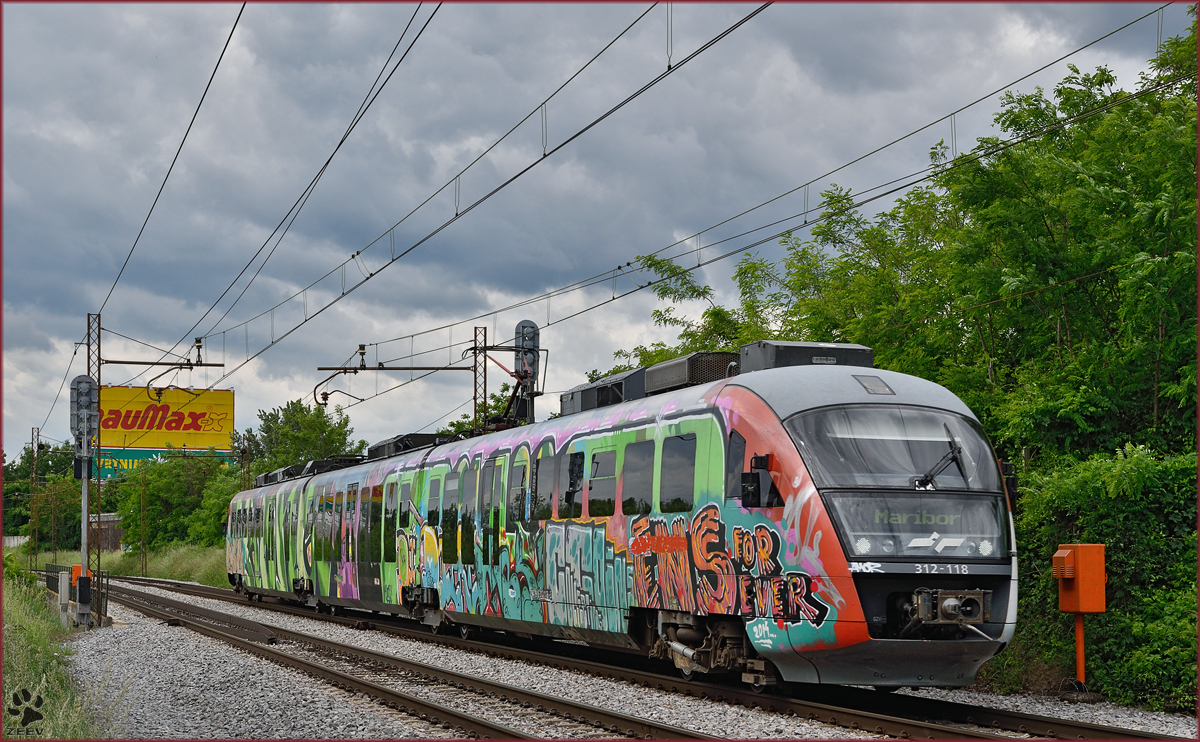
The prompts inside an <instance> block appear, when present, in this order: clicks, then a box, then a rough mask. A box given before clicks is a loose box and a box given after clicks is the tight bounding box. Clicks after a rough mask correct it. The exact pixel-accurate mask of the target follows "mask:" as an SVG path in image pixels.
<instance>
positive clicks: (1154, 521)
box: [985, 445, 1196, 711]
mask: <svg viewBox="0 0 1200 742" xmlns="http://www.w3.org/2000/svg"><path fill="white" fill-rule="evenodd" d="M1195 493H1196V455H1195V454H1194V453H1190V454H1185V455H1181V456H1173V457H1166V458H1163V457H1160V456H1158V455H1156V454H1155V453H1154V452H1152V451H1150V450H1149V449H1148V448H1146V447H1143V446H1132V445H1127V446H1125V447H1124V448H1121V449H1118V450H1117V451H1116V453H1115V455H1110V456H1099V455H1098V456H1093V457H1091V458H1090V459H1088V460H1086V461H1083V462H1079V463H1076V464H1071V465H1064V466H1063V467H1062V468H1060V469H1059V470H1058V471H1055V472H1053V473H1050V474H1046V475H1040V476H1039V475H1034V476H1032V477H1031V481H1030V483H1029V486H1028V487H1027V488H1023V490H1022V495H1021V499H1020V506H1019V508H1018V510H1019V513H1018V516H1017V541H1018V548H1019V552H1020V558H1021V594H1022V597H1021V604H1020V609H1019V614H1018V628H1017V636H1016V638H1015V640H1014V643H1013V647H1012V648H1011V650H1012V653H1013V655H1014V659H1015V658H1023V659H1022V661H1023V662H1030V661H1035V662H1039V663H1042V664H1044V665H1045V666H1047V667H1050V668H1058V671H1059V672H1061V673H1062V676H1063V677H1064V678H1066V677H1069V676H1070V674H1071V668H1072V667H1073V665H1074V659H1073V658H1074V642H1075V640H1074V619H1073V617H1072V616H1070V615H1069V614H1063V613H1059V611H1058V585H1057V581H1056V580H1055V579H1054V578H1053V576H1052V575H1051V570H1050V560H1051V557H1052V556H1053V554H1054V552H1055V550H1056V549H1057V548H1058V544H1060V543H1102V544H1105V562H1106V565H1105V566H1106V571H1107V573H1108V585H1107V588H1106V591H1105V594H1106V602H1107V606H1106V607H1107V612H1106V613H1104V614H1101V615H1096V616H1088V617H1086V618H1085V637H1086V641H1085V651H1086V657H1087V674H1088V680H1089V681H1090V683H1089V685H1090V687H1091V688H1092V689H1093V690H1098V691H1100V692H1101V693H1103V694H1105V695H1106V696H1108V697H1109V698H1111V699H1112V700H1115V701H1121V702H1126V703H1138V704H1142V705H1145V706H1148V707H1151V708H1160V709H1169V710H1187V711H1192V710H1194V709H1195V705H1196V494H1195ZM1002 657H1003V655H1002ZM997 660H998V661H997V662H996V663H995V664H996V667H995V668H991V669H989V671H988V673H986V674H985V678H986V679H987V680H989V681H991V682H992V683H993V684H996V685H997V686H1003V685H1004V684H1005V678H1006V672H1005V670H1006V662H1005V661H1004V660H1001V659H1000V658H997Z"/></svg>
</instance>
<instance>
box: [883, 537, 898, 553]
mask: <svg viewBox="0 0 1200 742" xmlns="http://www.w3.org/2000/svg"><path fill="white" fill-rule="evenodd" d="M879 549H880V550H881V551H882V552H883V553H884V554H891V553H892V552H893V551H895V550H896V542H895V541H893V540H891V539H890V538H885V539H884V540H883V542H882V543H880V544H879Z"/></svg>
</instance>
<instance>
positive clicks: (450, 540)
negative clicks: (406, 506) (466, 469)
mask: <svg viewBox="0 0 1200 742" xmlns="http://www.w3.org/2000/svg"><path fill="white" fill-rule="evenodd" d="M460 478H461V476H460V474H459V473H458V472H456V471H452V472H450V473H449V474H447V475H446V491H445V492H444V493H443V494H442V564H454V563H455V562H457V561H458V494H459V493H458V486H459V479H460Z"/></svg>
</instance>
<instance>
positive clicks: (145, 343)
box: [100, 327, 187, 360]
mask: <svg viewBox="0 0 1200 742" xmlns="http://www.w3.org/2000/svg"><path fill="white" fill-rule="evenodd" d="M100 330H101V332H107V333H108V334H110V335H116V336H117V337H119V338H125V339H126V340H129V341H130V342H134V343H137V344H138V345H144V346H146V347H147V348H150V349H151V350H157V351H158V352H159V353H162V354H163V358H166V357H167V356H175V357H176V358H183V359H184V360H187V356H181V355H179V354H178V353H172V352H171V351H169V350H163V349H162V348H160V347H158V346H157V345H151V344H150V343H147V342H146V341H144V340H138V339H137V338H131V337H129V336H128V335H122V334H121V333H119V332H117V331H116V330H110V329H108V328H107V327H101V328H100ZM160 360H161V359H160Z"/></svg>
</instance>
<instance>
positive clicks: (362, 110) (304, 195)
mask: <svg viewBox="0 0 1200 742" xmlns="http://www.w3.org/2000/svg"><path fill="white" fill-rule="evenodd" d="M420 8H421V4H418V5H417V8H416V10H414V11H413V15H412V17H410V18H409V20H408V23H407V24H406V25H405V27H404V31H403V32H401V34H400V38H399V40H397V41H396V45H395V46H394V47H393V48H392V53H391V54H390V55H388V58H387V60H385V61H384V64H383V67H382V68H381V69H380V72H379V74H378V75H376V77H375V80H374V81H373V82H372V83H371V88H370V90H368V91H367V95H366V97H365V98H364V102H363V103H360V104H359V107H358V110H357V111H355V113H354V115H353V116H352V117H351V121H350V124H349V125H348V126H347V128H346V131H345V132H344V133H343V134H342V137H341V139H340V140H339V141H338V143H337V145H336V146H335V147H334V149H333V152H331V153H330V155H329V157H328V158H326V160H325V162H324V163H323V164H322V165H321V168H320V169H319V170H318V171H317V174H316V175H314V176H313V178H312V180H310V181H309V183H308V185H307V186H305V188H304V190H303V191H302V192H301V194H300V195H299V196H298V197H297V198H296V200H295V201H294V202H293V203H292V206H291V208H289V209H288V211H287V212H286V213H285V214H284V215H283V218H281V219H280V220H279V223H278V224H277V225H276V226H275V229H273V230H272V231H271V234H269V235H268V236H267V238H266V240H264V241H263V244H262V245H261V246H260V247H259V248H258V250H257V251H255V253H254V255H253V256H251V258H250V260H249V261H247V263H246V265H245V266H244V267H243V268H242V269H241V271H239V272H238V274H237V275H236V276H234V278H233V280H232V281H230V283H229V285H228V286H227V287H226V288H225V290H224V291H222V292H221V294H220V296H218V297H217V298H216V300H215V301H213V303H212V304H211V305H209V308H208V309H207V310H205V312H204V314H202V315H201V316H200V319H198V320H196V322H195V324H193V325H192V326H191V328H190V329H189V330H188V331H187V332H185V333H183V335H182V336H181V337H180V339H179V340H177V341H176V342H175V344H174V345H173V346H171V351H172V352H173V351H174V350H175V348H176V347H178V346H179V344H180V343H182V342H184V341H186V340H187V338H188V337H190V336H191V334H192V332H193V331H194V330H195V329H196V328H197V327H199V326H200V323H201V322H203V321H204V319H205V318H206V317H208V315H209V314H211V313H212V311H213V310H214V309H216V308H217V305H218V304H220V302H221V300H222V299H224V298H225V296H226V295H227V294H228V293H229V292H230V291H231V290H233V288H234V286H236V285H237V282H238V281H239V280H240V279H241V278H242V276H244V275H245V274H246V271H248V270H249V269H250V267H251V266H252V265H254V262H255V261H256V260H257V259H258V256H259V255H261V254H262V251H263V250H265V249H266V247H267V245H269V244H271V240H272V239H274V238H275V235H276V234H279V231H280V229H281V228H283V227H284V225H285V224H287V225H288V228H289V229H290V227H291V223H292V222H294V221H295V218H296V216H298V215H299V210H300V209H302V208H303V206H304V204H305V203H307V201H308V198H309V196H311V195H312V191H313V189H314V188H316V185H317V183H318V182H319V181H320V179H321V177H322V176H323V175H324V173H325V171H326V169H327V168H328V167H329V164H330V162H331V161H332V160H333V158H334V156H335V155H336V154H337V153H338V151H339V150H340V149H341V146H342V145H343V144H345V142H346V140H347V139H348V138H349V136H350V134H351V132H353V131H354V129H355V128H356V127H357V126H358V123H359V122H360V121H361V120H362V118H363V116H365V115H366V112H367V110H368V109H369V108H370V107H371V105H372V104H373V103H374V102H375V100H376V99H377V98H378V97H379V94H380V93H382V92H383V88H384V86H386V85H387V83H388V81H389V80H390V79H391V77H392V75H393V74H395V72H396V70H397V69H398V68H399V66H400V63H401V62H403V61H404V57H406V56H407V55H408V52H409V51H411V50H412V47H413V45H414V44H415V43H416V41H417V39H419V38H420V37H421V33H423V32H424V30H425V28H427V27H428V25H429V22H430V21H432V20H433V17H434V16H435V15H436V14H437V11H438V9H439V8H441V3H439V4H438V6H437V8H434V10H433V12H432V13H430V15H429V18H427V19H426V20H425V24H424V25H423V26H422V28H421V31H420V32H418V34H417V35H416V37H415V38H414V39H413V41H412V42H411V43H410V44H409V46H408V48H407V49H406V50H405V52H404V56H402V57H401V58H400V60H399V61H397V63H396V65H395V66H394V67H393V68H392V71H391V72H390V73H388V76H387V78H386V79H385V80H384V81H383V84H382V85H380V84H379V78H380V77H382V75H383V71H384V70H386V69H387V65H388V62H390V61H391V60H392V58H393V57H394V56H395V53H396V49H397V48H399V46H400V44H401V43H402V42H403V41H404V36H405V35H406V34H407V33H408V30H409V28H410V27H411V26H412V22H413V20H414V19H415V18H416V15H417V12H418V11H419V10H420ZM376 85H378V89H376ZM289 219H290V220H291V221H289ZM285 233H286V230H285ZM282 239H283V235H280V237H279V240H277V241H276V247H278V245H279V241H281V240H282ZM271 252H272V253H274V248H272V251H271ZM269 258H270V255H268V259H269ZM263 265H266V261H265V260H264V261H263ZM263 265H260V266H259V271H261V270H262V267H263ZM257 276H258V272H255V274H254V277H257ZM253 280H254V278H251V281H250V282H253ZM250 282H248V283H247V284H246V287H245V288H243V290H242V293H241V294H239V295H238V298H237V299H236V300H235V301H234V304H236V303H237V301H238V300H240V299H241V297H242V296H243V295H244V294H245V291H246V289H247V288H249V285H250ZM232 308H233V305H232V304H231V305H230V307H229V308H228V309H226V315H227V314H228V313H229V310H230V309H232ZM224 316H225V315H222V318H221V319H224ZM220 321H221V320H220V319H219V320H217V322H218V323H219V322H220ZM215 324H216V323H214V326H215ZM205 337H207V335H206V336H205ZM165 357H166V356H165V355H164V358H165ZM159 360H160V361H161V360H162V359H161V358H160V359H159ZM142 373H144V371H143V372H142ZM139 375H140V374H139ZM134 378H135V379H136V378H137V376H135V377H134ZM130 381H131V382H132V381H133V379H130Z"/></svg>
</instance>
